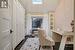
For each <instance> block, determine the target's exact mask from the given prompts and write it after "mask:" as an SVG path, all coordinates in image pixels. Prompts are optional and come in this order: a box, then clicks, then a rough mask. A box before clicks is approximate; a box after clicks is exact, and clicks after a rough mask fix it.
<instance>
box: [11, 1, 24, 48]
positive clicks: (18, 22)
mask: <svg viewBox="0 0 75 50" xmlns="http://www.w3.org/2000/svg"><path fill="white" fill-rule="evenodd" d="M12 19H13V22H12V24H13V25H12V30H13V31H14V32H13V46H14V47H15V46H17V45H18V44H19V43H20V42H21V41H22V40H23V39H24V36H25V9H24V8H23V7H22V5H21V4H20V3H19V2H18V0H14V1H13V17H12Z"/></svg>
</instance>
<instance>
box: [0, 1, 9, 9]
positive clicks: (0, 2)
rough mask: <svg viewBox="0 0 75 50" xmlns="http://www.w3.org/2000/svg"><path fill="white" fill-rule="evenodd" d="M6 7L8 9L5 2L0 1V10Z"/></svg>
mask: <svg viewBox="0 0 75 50" xmlns="http://www.w3.org/2000/svg"><path fill="white" fill-rule="evenodd" d="M7 7H8V3H7V0H1V1H0V8H7Z"/></svg>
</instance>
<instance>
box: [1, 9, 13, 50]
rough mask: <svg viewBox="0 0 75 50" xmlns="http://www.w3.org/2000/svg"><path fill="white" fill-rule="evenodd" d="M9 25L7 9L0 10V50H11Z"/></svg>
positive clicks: (9, 18) (9, 19) (9, 17)
mask: <svg viewBox="0 0 75 50" xmlns="http://www.w3.org/2000/svg"><path fill="white" fill-rule="evenodd" d="M10 24H11V16H10V14H9V9H0V50H12V49H11V34H10V28H11V27H10V26H11V25H10Z"/></svg>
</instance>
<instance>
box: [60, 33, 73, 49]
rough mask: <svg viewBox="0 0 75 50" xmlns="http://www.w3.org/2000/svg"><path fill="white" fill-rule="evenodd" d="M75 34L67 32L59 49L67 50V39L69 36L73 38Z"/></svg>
mask: <svg viewBox="0 0 75 50" xmlns="http://www.w3.org/2000/svg"><path fill="white" fill-rule="evenodd" d="M73 34H74V33H72V32H66V33H64V34H63V35H62V40H61V43H60V47H59V50H64V48H65V44H66V41H67V37H68V36H73Z"/></svg>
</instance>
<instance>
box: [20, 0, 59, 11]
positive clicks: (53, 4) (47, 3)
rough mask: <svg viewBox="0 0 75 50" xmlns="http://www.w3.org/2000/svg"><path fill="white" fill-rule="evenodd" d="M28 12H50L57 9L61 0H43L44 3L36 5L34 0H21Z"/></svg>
mask: <svg viewBox="0 0 75 50" xmlns="http://www.w3.org/2000/svg"><path fill="white" fill-rule="evenodd" d="M19 1H20V2H21V4H22V5H23V6H24V8H26V9H27V12H49V11H55V9H56V8H57V6H58V4H59V2H60V0H43V4H38V5H34V4H32V0H19Z"/></svg>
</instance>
